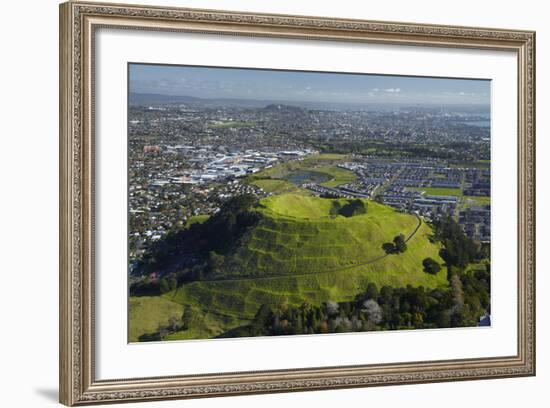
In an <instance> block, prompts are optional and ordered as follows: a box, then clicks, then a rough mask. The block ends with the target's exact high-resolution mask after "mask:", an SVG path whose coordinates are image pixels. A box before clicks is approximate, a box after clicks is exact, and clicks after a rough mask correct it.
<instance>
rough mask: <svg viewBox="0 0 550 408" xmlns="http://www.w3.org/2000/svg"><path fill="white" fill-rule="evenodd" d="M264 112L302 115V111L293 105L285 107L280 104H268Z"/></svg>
mask: <svg viewBox="0 0 550 408" xmlns="http://www.w3.org/2000/svg"><path fill="white" fill-rule="evenodd" d="M264 111H273V112H283V113H302V112H304V109H303V108H301V107H298V106H293V105H285V104H281V103H270V104H269V105H267V106H266V107H265V108H264Z"/></svg>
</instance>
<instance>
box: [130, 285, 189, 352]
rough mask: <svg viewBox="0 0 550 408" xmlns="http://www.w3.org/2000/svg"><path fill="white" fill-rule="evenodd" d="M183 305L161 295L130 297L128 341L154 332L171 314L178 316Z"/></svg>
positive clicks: (181, 311) (136, 339)
mask: <svg viewBox="0 0 550 408" xmlns="http://www.w3.org/2000/svg"><path fill="white" fill-rule="evenodd" d="M182 313H183V306H182V305H181V304H179V303H176V302H172V301H170V300H169V299H167V298H164V297H161V296H143V297H134V296H132V297H130V303H129V322H130V324H129V341H131V342H134V341H138V340H139V336H141V335H143V334H149V333H154V332H155V331H157V329H158V327H159V325H160V324H166V323H167V322H168V319H170V318H171V317H172V316H176V317H180V316H181V315H182Z"/></svg>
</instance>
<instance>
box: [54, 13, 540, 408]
mask: <svg viewBox="0 0 550 408" xmlns="http://www.w3.org/2000/svg"><path fill="white" fill-rule="evenodd" d="M102 27H103V28H104V27H108V28H116V29H137V30H144V31H162V32H189V33H202V34H205V33H206V34H208V33H211V34H222V35H232V36H244V37H246V36H248V37H250V36H253V37H272V38H285V39H302V40H326V41H338V42H365V43H377V44H394V45H415V46H431V47H445V48H456V49H477V50H493V51H494V50H502V51H508V52H513V53H515V54H516V55H517V71H518V78H517V95H518V100H517V104H518V112H517V123H518V129H517V146H518V157H517V159H518V171H517V185H518V197H517V202H518V231H517V237H518V247H517V251H518V258H517V259H518V264H517V280H518V288H517V299H518V304H517V310H518V327H517V334H518V339H517V344H518V347H517V353H516V354H514V355H507V356H494V357H490V358H471V359H459V360H443V361H419V362H413V363H388V364H376V365H353V366H336V367H317V368H304V369H283V370H270V371H255V372H238V373H212V374H208V375H204V374H196V375H181V376H171V377H153V376H151V377H140V378H124V379H120V378H117V379H109V380H103V379H102V380H98V379H97V378H96V374H95V372H96V358H95V356H96V350H95V343H94V338H95V317H94V316H95V315H94V305H95V296H96V293H95V286H94V283H95V269H94V268H95V266H94V265H95V264H94V262H95V258H94V257H95V252H94V239H95V236H94V214H95V207H94V198H95V188H96V186H95V177H94V160H95V152H94V141H95V138H94V137H95V136H94V114H95V101H94V80H95V79H94V47H95V33H96V30H97V29H98V28H102ZM494 256H498V254H495V255H494ZM59 259H60V304H59V305H60V401H61V402H62V403H63V404H66V405H71V406H72V405H81V404H91V403H108V402H132V401H147V400H158V399H178V398H196V397H213V396H224V395H242V394H254V393H273V392H285V391H306V390H320V389H336V388H347V387H365V386H376V385H393V384H411V383H426V382H438V381H453V380H472V379H487V378H504V377H519V376H532V375H535V33H534V32H531V31H516V30H503V29H489V28H469V27H455V26H438V25H422V24H411V23H394V22H375V21H361V20H345V19H330V18H318V17H303V16H287V15H266V14H249V13H239V12H228V11H211V10H194V9H178V8H164V7H149V6H134V5H116V4H109V5H107V4H100V3H87V2H68V3H64V4H62V5H61V6H60V258H59ZM510 267H511V266H510ZM219 346H220V347H223V344H221V343H220V345H219Z"/></svg>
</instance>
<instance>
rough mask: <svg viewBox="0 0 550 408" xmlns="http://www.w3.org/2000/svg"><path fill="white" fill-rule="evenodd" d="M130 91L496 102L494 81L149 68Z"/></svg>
mask: <svg viewBox="0 0 550 408" xmlns="http://www.w3.org/2000/svg"><path fill="white" fill-rule="evenodd" d="M130 92H136V93H155V94H164V95H187V96H194V97H199V98H235V99H256V100H272V101H277V100H280V101H303V102H327V103H354V104H355V103H398V104H442V105H445V104H476V105H485V106H489V104H490V81H488V80H470V79H468V80H466V79H448V78H419V77H406V76H385V75H365V74H361V75H354V74H342V73H320V72H297V71H276V70H256V69H235V68H205V67H187V66H171V65H144V64H130Z"/></svg>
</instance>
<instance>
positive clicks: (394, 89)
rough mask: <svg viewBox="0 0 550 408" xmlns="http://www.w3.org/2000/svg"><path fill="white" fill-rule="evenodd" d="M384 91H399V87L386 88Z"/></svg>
mask: <svg viewBox="0 0 550 408" xmlns="http://www.w3.org/2000/svg"><path fill="white" fill-rule="evenodd" d="M384 92H388V93H399V92H401V88H386V89H384Z"/></svg>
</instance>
